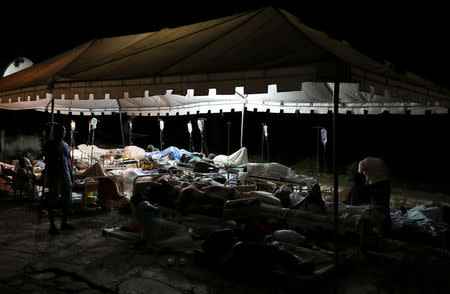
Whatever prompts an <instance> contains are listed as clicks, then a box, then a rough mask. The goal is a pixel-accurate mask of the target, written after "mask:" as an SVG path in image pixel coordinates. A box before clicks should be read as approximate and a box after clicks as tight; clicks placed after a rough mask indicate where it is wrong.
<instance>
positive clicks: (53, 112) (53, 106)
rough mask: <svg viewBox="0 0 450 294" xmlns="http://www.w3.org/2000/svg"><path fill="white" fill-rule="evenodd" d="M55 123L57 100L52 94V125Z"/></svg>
mask: <svg viewBox="0 0 450 294" xmlns="http://www.w3.org/2000/svg"><path fill="white" fill-rule="evenodd" d="M54 122H55V98H54V97H53V93H52V124H53V123H54Z"/></svg>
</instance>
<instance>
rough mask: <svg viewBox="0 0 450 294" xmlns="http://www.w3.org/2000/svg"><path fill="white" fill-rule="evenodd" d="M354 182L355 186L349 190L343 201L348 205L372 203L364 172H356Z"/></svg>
mask: <svg viewBox="0 0 450 294" xmlns="http://www.w3.org/2000/svg"><path fill="white" fill-rule="evenodd" d="M353 182H354V186H353V187H352V188H351V189H350V190H349V191H348V193H347V196H346V199H345V201H344V202H343V203H344V204H347V205H362V204H370V202H371V199H370V194H369V189H368V187H367V185H366V177H365V176H364V175H363V174H362V173H356V174H355V175H354V178H353Z"/></svg>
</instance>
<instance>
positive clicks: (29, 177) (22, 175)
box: [15, 151, 36, 198]
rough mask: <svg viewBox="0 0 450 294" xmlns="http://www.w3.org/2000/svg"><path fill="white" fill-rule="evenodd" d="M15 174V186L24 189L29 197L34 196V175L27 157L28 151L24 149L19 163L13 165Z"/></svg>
mask: <svg viewBox="0 0 450 294" xmlns="http://www.w3.org/2000/svg"><path fill="white" fill-rule="evenodd" d="M15 172H16V174H17V178H16V187H17V188H18V189H19V190H24V191H26V192H27V193H28V196H29V197H30V198H34V182H35V180H36V176H35V175H34V173H33V166H32V165H31V161H30V159H29V158H28V152H27V151H25V152H24V153H23V154H22V157H20V159H19V163H18V164H17V165H16V167H15Z"/></svg>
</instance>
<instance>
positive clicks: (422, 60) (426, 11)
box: [0, 0, 450, 88]
mask: <svg viewBox="0 0 450 294" xmlns="http://www.w3.org/2000/svg"><path fill="white" fill-rule="evenodd" d="M336 2H339V3H336ZM393 2H394V1H390V2H387V1H386V2H383V1H376V2H375V1H364V2H359V4H357V5H356V4H354V5H349V4H342V3H343V2H342V1H333V2H332V3H334V4H327V3H326V2H324V1H299V0H297V1H295V0H294V1H293V0H290V1H287V0H286V1H283V0H280V1H243V0H242V1H236V0H230V1H209V2H199V1H184V2H181V3H180V2H179V1H124V2H113V1H105V2H102V1H93V0H91V1H64V2H60V3H64V4H54V3H57V2H50V4H43V3H42V1H39V4H26V5H25V4H24V2H22V1H17V3H18V4H4V3H2V9H1V23H2V33H1V40H2V41H1V42H0V43H1V47H0V52H1V54H0V68H1V69H2V70H3V69H5V67H6V65H7V64H8V63H9V62H10V61H12V60H13V59H14V58H15V57H17V56H25V57H27V58H29V59H31V60H32V61H33V62H34V63H38V62H41V61H43V60H45V59H47V58H49V57H52V56H54V55H56V54H59V53H61V52H63V51H65V50H68V49H71V48H73V47H75V46H78V45H80V44H81V43H83V42H85V41H88V40H91V39H93V38H102V37H111V36H119V35H126V34H135V33H143V32H149V31H155V30H159V29H162V28H164V27H177V26H181V25H186V24H191V23H195V22H200V21H205V20H208V19H212V18H215V17H221V16H227V15H231V14H234V13H239V12H242V11H246V10H250V9H254V8H259V7H262V6H265V5H273V6H276V7H280V8H284V9H286V10H288V11H289V12H291V13H292V14H294V15H296V16H298V17H299V18H300V19H301V21H302V22H303V23H304V24H306V25H308V26H310V27H312V28H314V29H317V30H320V31H324V32H326V33H327V34H328V35H329V36H331V37H332V38H335V39H338V40H345V41H347V42H349V43H350V44H351V45H352V46H353V47H354V48H356V49H358V50H359V51H361V52H363V53H364V54H366V55H368V56H370V57H372V58H374V59H376V60H378V61H381V62H383V61H384V60H388V61H390V62H392V63H394V64H395V65H396V68H397V69H398V70H401V71H403V70H407V71H411V72H413V73H416V74H419V75H421V76H422V77H424V78H427V79H430V80H432V81H435V82H436V83H438V84H440V85H442V86H444V87H447V88H450V79H448V78H447V75H443V72H445V71H446V70H445V69H446V68H448V67H449V66H450V58H448V57H447V54H448V52H450V44H445V38H446V37H447V36H446V32H447V31H448V28H449V23H450V22H449V19H448V16H446V11H447V10H446V9H445V8H444V7H440V6H439V5H430V3H431V2H430V1H427V2H426V4H427V5H430V6H423V3H422V2H421V3H422V5H419V4H414V3H413V1H409V2H408V3H407V5H406V4H405V5H404V6H403V7H397V6H393V4H392V3H393ZM101 3H104V4H103V5H101ZM205 3H208V4H205ZM442 5H443V4H442Z"/></svg>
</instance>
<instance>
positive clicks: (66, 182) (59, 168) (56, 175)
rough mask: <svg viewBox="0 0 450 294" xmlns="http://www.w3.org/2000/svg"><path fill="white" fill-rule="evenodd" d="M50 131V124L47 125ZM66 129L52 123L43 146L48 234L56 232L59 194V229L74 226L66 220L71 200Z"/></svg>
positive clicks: (69, 228) (68, 228)
mask: <svg viewBox="0 0 450 294" xmlns="http://www.w3.org/2000/svg"><path fill="white" fill-rule="evenodd" d="M49 132H51V126H49ZM65 135H66V129H65V127H64V126H63V125H60V124H54V125H53V136H51V134H49V137H50V138H49V140H48V142H47V143H46V146H45V148H44V156H45V169H46V177H47V178H46V186H47V187H48V188H49V194H48V206H49V210H48V217H49V220H50V230H49V233H50V234H58V233H59V231H58V229H57V228H56V226H55V215H54V213H55V207H56V204H57V201H58V197H59V196H61V203H62V217H61V230H74V229H75V227H74V226H72V225H71V224H69V223H68V222H67V215H68V213H69V207H70V203H71V201H72V191H71V189H72V183H73V181H72V180H73V179H72V172H71V168H70V166H71V163H70V150H69V145H68V144H67V143H66V142H64V136H65Z"/></svg>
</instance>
